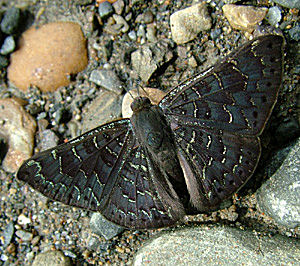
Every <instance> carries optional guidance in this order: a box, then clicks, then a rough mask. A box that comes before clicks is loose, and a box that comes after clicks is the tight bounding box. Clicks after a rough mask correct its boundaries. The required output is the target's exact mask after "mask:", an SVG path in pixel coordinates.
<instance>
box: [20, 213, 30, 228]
mask: <svg viewBox="0 0 300 266" xmlns="http://www.w3.org/2000/svg"><path fill="white" fill-rule="evenodd" d="M30 223H31V220H30V218H28V217H27V216H25V215H24V214H23V213H21V214H20V215H19V217H18V224H20V225H27V224H30Z"/></svg>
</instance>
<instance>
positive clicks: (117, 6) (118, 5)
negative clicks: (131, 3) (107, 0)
mask: <svg viewBox="0 0 300 266" xmlns="http://www.w3.org/2000/svg"><path fill="white" fill-rule="evenodd" d="M113 7H114V9H115V11H116V13H117V14H118V15H121V14H122V12H123V10H124V7H125V3H124V1H123V0H118V1H116V2H114V3H113Z"/></svg>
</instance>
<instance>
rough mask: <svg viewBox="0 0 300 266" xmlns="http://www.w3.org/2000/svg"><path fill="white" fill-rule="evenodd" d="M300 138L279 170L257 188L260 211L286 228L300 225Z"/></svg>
mask: <svg viewBox="0 0 300 266" xmlns="http://www.w3.org/2000/svg"><path fill="white" fill-rule="evenodd" d="M299 173H300V138H299V139H298V141H297V142H296V143H295V145H294V146H293V148H292V149H291V150H290V152H289V154H288V155H287V157H286V158H285V160H284V161H283V163H282V165H281V166H280V168H279V169H278V170H277V171H276V172H275V173H274V174H273V175H272V176H271V177H270V178H269V179H268V180H267V181H266V182H265V183H264V184H263V185H262V186H261V187H260V188H259V190H258V191H257V196H256V197H257V200H258V205H259V207H260V209H261V210H262V211H263V212H264V213H266V214H267V215H269V216H271V217H272V218H273V219H274V220H275V222H276V223H278V224H280V225H283V226H286V227H288V228H295V227H297V226H299V225H300V197H299V195H300V175H299Z"/></svg>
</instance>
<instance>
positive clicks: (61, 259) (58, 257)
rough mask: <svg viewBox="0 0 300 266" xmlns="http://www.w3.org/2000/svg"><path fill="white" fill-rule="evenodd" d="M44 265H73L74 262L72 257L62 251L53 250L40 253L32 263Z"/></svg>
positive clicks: (37, 265)
mask: <svg viewBox="0 0 300 266" xmlns="http://www.w3.org/2000/svg"><path fill="white" fill-rule="evenodd" d="M42 265H51V266H71V265H72V263H71V260H70V258H68V257H66V256H65V255H64V253H62V252H61V251H58V250H51V251H46V252H44V253H40V254H38V255H37V256H36V257H35V259H34V261H33V263H32V266H42Z"/></svg>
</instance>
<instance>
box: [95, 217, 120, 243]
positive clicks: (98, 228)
mask: <svg viewBox="0 0 300 266" xmlns="http://www.w3.org/2000/svg"><path fill="white" fill-rule="evenodd" d="M90 228H91V230H92V231H93V233H95V234H97V235H101V236H103V237H104V238H105V239H106V240H109V239H112V238H113V237H115V236H116V235H118V234H120V233H122V232H123V231H124V228H123V227H121V226H119V225H116V224H114V223H112V222H110V221H107V220H106V219H105V218H104V217H103V216H102V215H101V214H100V213H97V212H95V213H93V215H92V218H91V221H90Z"/></svg>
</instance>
